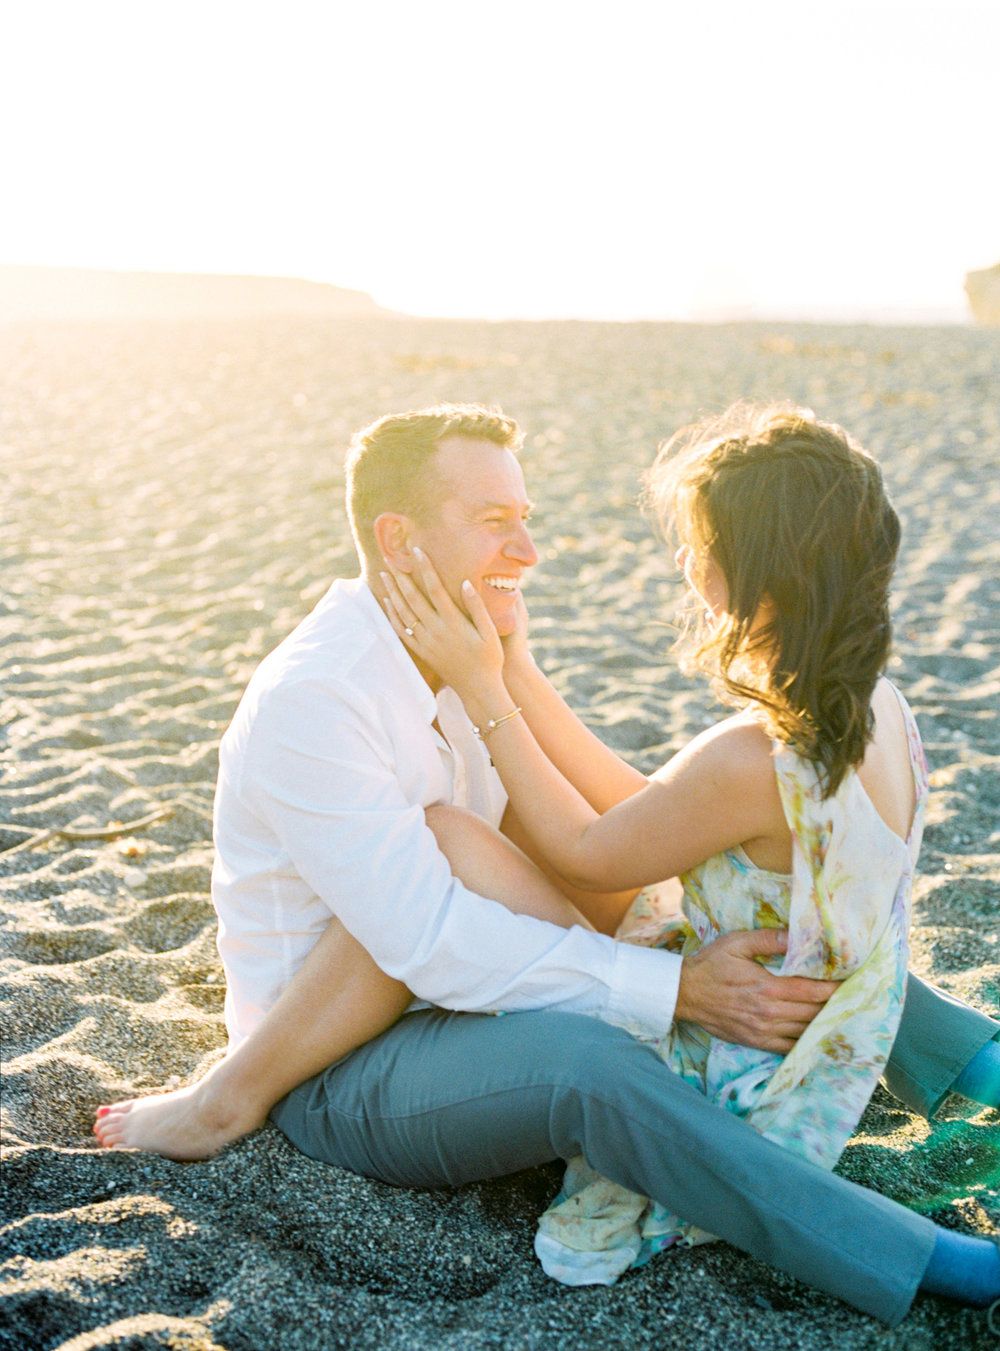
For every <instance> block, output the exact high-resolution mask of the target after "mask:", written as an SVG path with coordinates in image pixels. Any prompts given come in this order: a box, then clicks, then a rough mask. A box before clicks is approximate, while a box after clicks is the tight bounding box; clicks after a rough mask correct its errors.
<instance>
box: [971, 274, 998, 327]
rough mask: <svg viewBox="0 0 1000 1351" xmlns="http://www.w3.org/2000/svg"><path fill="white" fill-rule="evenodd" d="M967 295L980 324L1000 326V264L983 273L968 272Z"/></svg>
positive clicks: (974, 316)
mask: <svg viewBox="0 0 1000 1351" xmlns="http://www.w3.org/2000/svg"><path fill="white" fill-rule="evenodd" d="M965 294H966V295H967V296H968V297H969V304H970V306H971V307H972V314H973V318H974V319H975V320H976V321H977V323H980V324H1000V263H997V264H996V266H995V267H986V268H983V270H982V271H981V272H966V274H965Z"/></svg>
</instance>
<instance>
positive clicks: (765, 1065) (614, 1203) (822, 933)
mask: <svg viewBox="0 0 1000 1351" xmlns="http://www.w3.org/2000/svg"><path fill="white" fill-rule="evenodd" d="M896 694H897V698H898V699H899V703H900V706H901V709H902V712H903V717H904V720H905V723H906V728H907V735H908V739H909V748H910V761H911V766H912V770H913V775H914V782H915V785H916V793H917V807H916V812H915V814H914V819H913V824H912V826H911V829H910V833H909V837H908V838H907V839H906V840H903V839H901V838H900V837H899V836H898V835H896V834H895V833H894V832H893V831H892V830H890V829H889V827H888V826H887V825H886V824H885V822H884V821H883V820H882V818H881V817H880V816H879V814H878V812H877V811H876V810H875V807H874V806H873V804H872V802H871V800H870V798H869V797H868V795H867V793H866V792H865V790H864V788H863V787H862V784H861V781H860V779H859V778H858V775H857V773H856V772H854V771H850V772H849V773H848V774H847V776H846V777H845V779H844V780H843V782H842V783H841V785H840V787H839V788H838V789H837V791H836V793H834V794H833V795H832V796H831V797H829V798H827V799H825V800H824V799H823V797H822V793H821V789H820V784H819V781H818V776H817V772H816V769H815V767H814V765H813V764H812V763H811V762H809V761H807V760H805V759H803V758H802V757H800V756H798V755H796V754H795V753H794V752H793V751H792V750H791V749H790V748H789V747H788V746H785V745H783V744H781V743H780V742H775V745H774V763H775V771H776V774H777V780H778V788H779V792H780V795H781V802H782V806H783V808H784V812H785V817H786V819H787V821H788V824H789V827H790V829H791V832H792V856H793V862H792V872H791V874H790V875H786V874H781V873H772V872H767V871H765V870H763V869H761V868H757V867H756V866H755V865H754V864H753V863H752V862H751V861H750V859H749V858H748V857H747V855H746V854H745V853H744V852H743V850H742V849H739V848H737V849H731V850H727V851H726V852H725V853H722V854H717V855H715V856H714V857H712V858H710V859H707V860H706V861H705V862H704V863H701V864H699V865H698V867H696V868H694V869H693V870H692V871H691V872H689V873H686V874H685V875H684V876H683V877H682V878H681V881H682V883H683V887H684V902H683V914H682V915H677V914H668V913H664V906H663V902H662V899H661V898H660V896H659V893H658V890H657V888H656V887H648V888H646V890H645V891H642V892H640V894H639V895H638V896H637V897H636V899H635V901H634V902H633V904H632V906H631V908H630V910H629V912H628V914H627V915H626V917H625V920H624V921H623V923H622V926H621V928H620V929H619V932H618V937H619V938H621V939H623V940H624V941H625V942H630V943H642V944H646V945H648V946H656V947H669V948H671V949H673V950H675V951H679V952H681V953H683V954H689V953H692V952H696V951H698V950H699V949H700V948H702V947H704V946H706V945H707V944H708V943H710V942H712V940H713V939H715V938H717V937H718V936H719V935H720V934H723V933H728V932H730V931H732V930H734V929H751V928H780V927H787V928H788V930H789V938H788V950H787V952H786V953H785V955H784V957H778V958H776V959H774V961H773V962H772V963H769V964H768V965H769V967H770V969H771V970H774V971H777V972H779V973H780V974H781V975H802V976H813V977H819V978H822V979H829V980H840V981H841V982H842V983H841V985H840V988H839V989H838V991H837V993H836V994H835V995H834V996H833V998H832V999H830V1000H829V1001H828V1003H827V1004H826V1006H825V1007H824V1008H823V1009H822V1011H821V1012H820V1013H819V1014H818V1015H817V1016H816V1018H815V1019H814V1020H813V1021H812V1023H811V1024H810V1025H809V1027H808V1028H807V1030H806V1031H805V1032H804V1033H803V1035H802V1036H801V1037H800V1039H799V1041H798V1042H797V1044H796V1046H795V1048H794V1050H792V1051H791V1052H790V1053H789V1054H788V1055H786V1056H781V1055H777V1054H774V1053H771V1052H767V1051H757V1050H753V1049H751V1048H750V1047H746V1046H737V1045H734V1044H732V1043H729V1042H723V1041H719V1040H717V1039H716V1038H714V1037H711V1036H710V1035H709V1034H708V1033H707V1032H704V1031H703V1030H702V1029H701V1028H699V1027H697V1026H695V1025H694V1024H691V1023H681V1024H679V1025H678V1026H677V1027H674V1028H671V1030H670V1031H669V1032H668V1033H667V1034H666V1036H664V1037H663V1038H662V1040H661V1041H659V1042H657V1043H655V1044H656V1047H657V1050H658V1051H659V1053H660V1054H661V1055H662V1056H663V1058H664V1060H666V1061H667V1063H668V1064H669V1065H670V1066H671V1068H672V1069H674V1070H675V1071H676V1072H677V1073H678V1074H680V1075H681V1076H682V1077H683V1078H684V1079H685V1080H687V1081H688V1082H689V1083H691V1084H693V1085H694V1086H696V1087H697V1088H699V1089H700V1090H701V1091H702V1092H704V1093H705V1094H706V1095H707V1096H708V1097H709V1098H711V1099H712V1100H713V1101H715V1102H717V1103H718V1104H719V1105H720V1106H721V1107H723V1108H725V1109H726V1110H727V1111H730V1112H734V1113H736V1114H737V1115H739V1116H742V1117H745V1118H746V1119H747V1120H748V1121H749V1122H750V1123H751V1124H752V1125H753V1126H754V1128H755V1129H756V1130H758V1131H760V1132H761V1134H763V1135H765V1136H767V1137H768V1138H769V1139H771V1140H774V1141H775V1142H776V1143H778V1144H781V1145H783V1146H784V1147H785V1148H787V1149H790V1150H792V1151H793V1152H795V1153H796V1154H800V1155H802V1156H803V1157H805V1158H807V1159H810V1160H812V1161H813V1162H814V1163H818V1164H820V1165H822V1166H823V1167H826V1168H832V1167H833V1165H834V1164H835V1163H836V1161H837V1159H838V1157H839V1156H840V1153H841V1151H842V1150H843V1148H844V1146H845V1145H846V1143H847V1140H848V1138H849V1137H850V1135H851V1133H852V1132H853V1130H854V1128H855V1127H856V1125H857V1123H858V1120H859V1118H860V1116H861V1113H862V1112H863V1111H864V1109H865V1106H866V1104H867V1102H868V1099H869V1098H870V1097H871V1094H872V1091H873V1089H874V1087H875V1084H876V1083H877V1082H878V1079H879V1077H880V1076H881V1074H882V1071H883V1068H884V1066H885V1063H886V1061H887V1059H888V1057H889V1053H890V1051H891V1049H892V1043H893V1040H894V1039H895V1035H896V1029H897V1027H898V1024H899V1017H900V1012H901V1008H902V1001H903V993H904V989H905V982H906V968H907V960H908V929H909V914H910V897H911V893H912V886H913V873H914V867H915V864H916V859H917V854H918V851H919V848H920V838H921V834H922V831H923V820H924V809H925V805H926V798H927V767H926V763H925V761H924V755H923V749H922V747H921V743H920V735H919V732H918V731H917V726H916V723H915V721H914V719H913V715H912V713H911V712H910V709H909V707H908V706H907V704H906V702H905V700H904V699H903V698H902V696H901V695H899V693H898V691H897V692H896ZM629 1030H632V1031H634V1029H629ZM711 1238H712V1235H711V1234H706V1233H704V1231H702V1230H699V1229H697V1228H696V1227H695V1226H694V1225H691V1224H688V1223H685V1222H684V1221H683V1220H682V1219H681V1218H679V1217H677V1216H675V1215H672V1214H670V1212H669V1211H668V1210H667V1209H666V1208H665V1207H664V1206H662V1205H660V1204H658V1203H657V1202H654V1201H649V1200H647V1199H646V1198H645V1197H641V1196H636V1195H635V1194H634V1193H632V1192H629V1191H626V1190H625V1189H624V1188H622V1187H619V1186H618V1185H617V1184H615V1183H612V1182H609V1181H608V1180H607V1179H605V1178H602V1177H601V1176H600V1175H599V1174H597V1173H595V1172H594V1171H593V1170H592V1169H591V1168H590V1167H589V1166H588V1165H587V1164H586V1162H585V1161H584V1160H583V1159H582V1158H578V1159H574V1160H572V1161H571V1162H570V1163H569V1165H568V1167H567V1171H566V1175H565V1178H564V1181H563V1188H562V1191H561V1192H560V1194H559V1196H558V1197H557V1198H556V1200H555V1201H554V1202H553V1204H552V1205H551V1206H550V1207H549V1209H548V1210H547V1211H546V1212H545V1214H544V1215H543V1216H542V1218H541V1220H540V1222H539V1229H538V1235H537V1237H536V1243H535V1249H536V1252H537V1254H538V1256H539V1258H540V1260H541V1262H542V1265H543V1267H544V1268H545V1270H546V1271H547V1272H548V1274H549V1275H550V1276H553V1277H555V1278H556V1279H557V1280H560V1281H564V1282H565V1283H567V1284H570V1285H582V1284H597V1283H600V1284H611V1283H612V1282H613V1281H615V1280H617V1278H618V1277H619V1276H620V1275H621V1274H622V1272H623V1271H625V1270H627V1269H628V1268H629V1267H631V1266H641V1265H642V1264H643V1263H644V1262H646V1261H648V1260H649V1258H650V1257H651V1256H653V1254H654V1253H657V1252H659V1251H661V1250H662V1249H664V1248H667V1247H670V1246H672V1245H673V1244H674V1243H677V1242H682V1243H685V1244H688V1245H691V1244H694V1243H699V1242H706V1241H708V1240H710V1239H711Z"/></svg>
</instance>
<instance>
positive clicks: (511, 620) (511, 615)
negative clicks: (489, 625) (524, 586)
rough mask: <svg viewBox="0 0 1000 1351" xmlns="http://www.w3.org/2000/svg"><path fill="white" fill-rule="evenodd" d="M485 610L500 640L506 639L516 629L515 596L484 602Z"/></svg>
mask: <svg viewBox="0 0 1000 1351" xmlns="http://www.w3.org/2000/svg"><path fill="white" fill-rule="evenodd" d="M486 609H487V610H488V612H489V616H490V618H491V619H492V620H493V625H494V627H495V629H496V631H497V633H499V635H500V637H501V638H506V637H507V636H508V635H509V634H511V633H513V632H514V630H515V629H516V628H517V596H516V595H513V596H504V597H503V598H502V599H499V600H498V599H491V600H488V601H487V602H486Z"/></svg>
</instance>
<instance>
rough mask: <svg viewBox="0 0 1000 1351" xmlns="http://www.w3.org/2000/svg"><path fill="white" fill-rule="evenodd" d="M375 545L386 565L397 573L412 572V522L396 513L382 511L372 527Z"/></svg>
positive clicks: (407, 517)
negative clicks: (390, 565) (388, 564)
mask: <svg viewBox="0 0 1000 1351" xmlns="http://www.w3.org/2000/svg"><path fill="white" fill-rule="evenodd" d="M372 530H373V531H374V534H375V544H376V546H377V547H378V551H379V553H380V554H381V555H382V557H383V558H384V559H385V561H386V562H387V563H391V564H392V566H393V567H394V568H396V569H397V570H398V571H399V572H412V571H413V546H412V544H411V542H410V540H411V535H412V532H413V521H412V519H411V518H410V517H409V516H403V515H401V513H400V512H398V511H383V512H382V515H381V516H376V517H375V523H374V525H373V526H372Z"/></svg>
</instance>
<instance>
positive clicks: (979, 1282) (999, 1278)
mask: <svg viewBox="0 0 1000 1351" xmlns="http://www.w3.org/2000/svg"><path fill="white" fill-rule="evenodd" d="M920 1289H921V1290H924V1291H926V1293H927V1294H929V1295H944V1296H945V1297H946V1298H947V1299H954V1300H958V1302H959V1303H960V1304H974V1305H975V1306H976V1307H977V1308H980V1309H985V1308H986V1306H987V1305H988V1304H992V1303H993V1301H994V1300H995V1299H1000V1247H998V1246H997V1244H996V1243H995V1242H994V1241H993V1239H990V1238H973V1237H972V1236H971V1235H969V1234H956V1233H954V1231H953V1230H951V1229H940V1228H939V1229H938V1231H937V1238H936V1239H935V1242H934V1251H933V1252H932V1253H931V1260H930V1261H929V1262H928V1263H927V1270H926V1271H925V1272H924V1276H923V1280H922V1281H921V1282H920Z"/></svg>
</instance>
